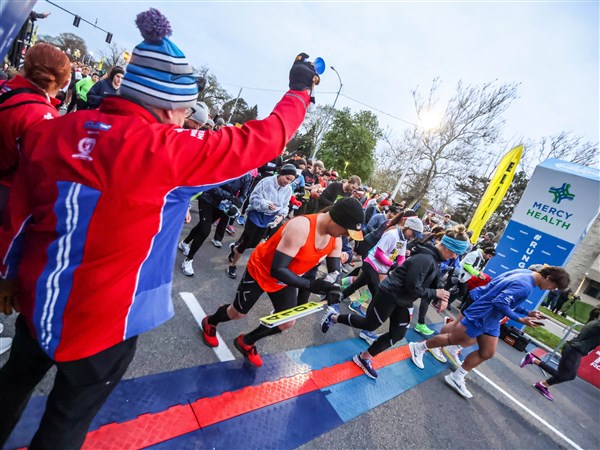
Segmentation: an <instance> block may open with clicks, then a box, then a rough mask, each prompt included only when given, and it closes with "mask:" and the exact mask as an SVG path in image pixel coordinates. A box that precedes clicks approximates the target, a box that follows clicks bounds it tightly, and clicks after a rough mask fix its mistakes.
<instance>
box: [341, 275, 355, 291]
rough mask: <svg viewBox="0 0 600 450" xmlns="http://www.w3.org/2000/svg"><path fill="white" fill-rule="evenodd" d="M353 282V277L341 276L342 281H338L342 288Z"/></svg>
mask: <svg viewBox="0 0 600 450" xmlns="http://www.w3.org/2000/svg"><path fill="white" fill-rule="evenodd" d="M353 282H354V277H344V278H342V282H341V283H340V286H341V287H342V289H346V288H347V287H348V286H350V285H351V284H352V283H353Z"/></svg>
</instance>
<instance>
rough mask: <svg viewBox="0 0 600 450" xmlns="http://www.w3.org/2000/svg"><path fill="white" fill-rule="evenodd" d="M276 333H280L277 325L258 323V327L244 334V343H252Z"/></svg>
mask: <svg viewBox="0 0 600 450" xmlns="http://www.w3.org/2000/svg"><path fill="white" fill-rule="evenodd" d="M277 333H281V330H280V329H279V327H273V328H269V327H265V326H264V325H259V326H258V328H256V329H255V330H253V331H251V332H250V333H248V334H247V335H245V336H244V344H246V345H254V344H255V343H256V341H258V340H259V339H262V338H265V337H267V336H272V335H274V334H277Z"/></svg>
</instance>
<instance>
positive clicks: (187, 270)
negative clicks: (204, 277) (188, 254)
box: [181, 259, 194, 277]
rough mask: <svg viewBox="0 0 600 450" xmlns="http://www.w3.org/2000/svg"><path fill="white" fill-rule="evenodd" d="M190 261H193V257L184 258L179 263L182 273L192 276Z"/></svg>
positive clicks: (192, 269) (192, 270)
mask: <svg viewBox="0 0 600 450" xmlns="http://www.w3.org/2000/svg"><path fill="white" fill-rule="evenodd" d="M192 262H194V260H193V259H184V260H183V262H182V263H181V271H182V272H183V274H184V275H187V276H188V277H193V276H194V268H193V267H192Z"/></svg>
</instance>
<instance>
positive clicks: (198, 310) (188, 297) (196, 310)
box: [179, 292, 235, 361]
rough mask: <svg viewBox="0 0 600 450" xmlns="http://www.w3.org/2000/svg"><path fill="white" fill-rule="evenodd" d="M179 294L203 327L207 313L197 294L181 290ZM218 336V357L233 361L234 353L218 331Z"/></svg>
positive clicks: (222, 359) (215, 348) (215, 349)
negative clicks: (203, 320)
mask: <svg viewBox="0 0 600 450" xmlns="http://www.w3.org/2000/svg"><path fill="white" fill-rule="evenodd" d="M179 295H180V296H181V298H182V299H183V301H184V302H185V304H186V305H187V307H188V309H189V310H190V312H191V313H192V316H194V319H196V322H197V323H198V326H199V327H200V328H202V319H204V318H205V317H206V313H205V312H204V310H203V309H202V306H200V303H198V300H197V299H196V296H195V295H194V294H192V293H191V292H180V293H179ZM217 338H218V339H219V345H218V347H214V348H213V350H214V351H215V353H216V354H217V358H219V360H220V361H233V360H234V359H235V357H234V356H233V353H231V351H229V348H227V346H226V345H225V344H224V343H223V339H222V338H221V335H219V332H218V331H217Z"/></svg>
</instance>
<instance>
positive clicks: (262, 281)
mask: <svg viewBox="0 0 600 450" xmlns="http://www.w3.org/2000/svg"><path fill="white" fill-rule="evenodd" d="M363 220H364V214H363V210H362V208H361V206H360V204H359V203H358V201H356V200H355V199H353V198H345V199H340V200H338V201H337V202H336V203H335V205H333V207H332V208H331V209H330V210H329V211H327V212H323V213H319V214H311V215H307V216H299V217H295V218H293V219H292V220H290V221H289V222H287V223H286V224H285V225H284V226H283V227H282V228H281V229H280V230H279V231H278V232H277V233H276V234H275V235H274V236H273V237H272V238H271V239H269V240H268V241H266V242H264V243H262V244H260V245H259V246H258V247H256V250H254V252H253V253H252V255H250V259H249V260H248V266H247V268H246V271H245V272H244V275H243V276H242V281H241V282H240V284H239V286H238V289H237V293H236V296H235V300H234V302H233V303H232V304H227V305H222V306H221V307H219V309H217V311H216V312H215V313H214V314H212V315H210V316H207V317H205V318H204V320H203V321H202V330H203V332H202V338H203V340H204V343H205V344H206V345H208V346H210V347H216V346H217V345H219V341H218V338H217V336H216V333H217V325H218V324H220V323H222V322H228V321H230V320H238V319H241V318H243V317H245V316H246V314H248V313H249V312H250V310H251V309H252V307H253V306H254V305H255V304H256V302H257V301H258V299H259V297H260V296H261V295H262V293H263V292H266V293H267V294H268V295H269V298H270V299H271V302H272V304H273V308H274V311H275V312H279V311H284V310H286V309H289V308H292V307H294V306H296V305H298V304H300V303H305V302H306V301H307V300H308V295H306V292H307V291H310V292H313V293H316V294H326V295H327V301H328V303H329V304H334V303H339V301H340V300H341V291H340V290H339V286H337V285H336V284H334V283H331V282H328V281H326V280H324V279H322V278H317V279H312V280H310V279H307V278H305V277H303V274H306V273H307V272H308V273H310V272H313V270H312V269H313V268H314V267H315V266H317V265H318V264H319V263H320V262H321V261H322V260H323V259H326V262H327V271H328V272H329V273H332V272H336V271H337V272H338V273H340V272H341V261H340V255H341V252H342V240H341V239H340V237H341V236H345V235H350V236H351V237H352V238H353V239H362V232H361V231H360V230H361V227H362V222H363ZM298 290H299V292H298ZM301 294H304V295H303V296H302V295H301ZM293 325H294V322H293V321H292V322H288V323H285V324H283V325H280V326H279V327H273V328H268V327H266V326H264V325H262V324H261V325H259V326H258V327H257V328H255V329H254V330H253V331H251V332H250V333H248V334H246V335H244V334H241V335H239V336H238V337H237V338H236V339H235V340H234V345H235V348H237V349H238V350H239V351H240V353H241V354H242V355H243V356H244V358H246V360H247V361H248V362H250V363H251V364H253V365H254V366H256V367H260V366H262V364H263V361H262V358H261V357H260V355H259V354H258V352H257V351H256V346H255V344H256V342H257V341H258V340H259V339H262V338H265V337H267V336H271V335H274V334H277V333H281V332H282V331H283V330H286V329H288V328H291V327H292V326H293Z"/></svg>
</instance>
